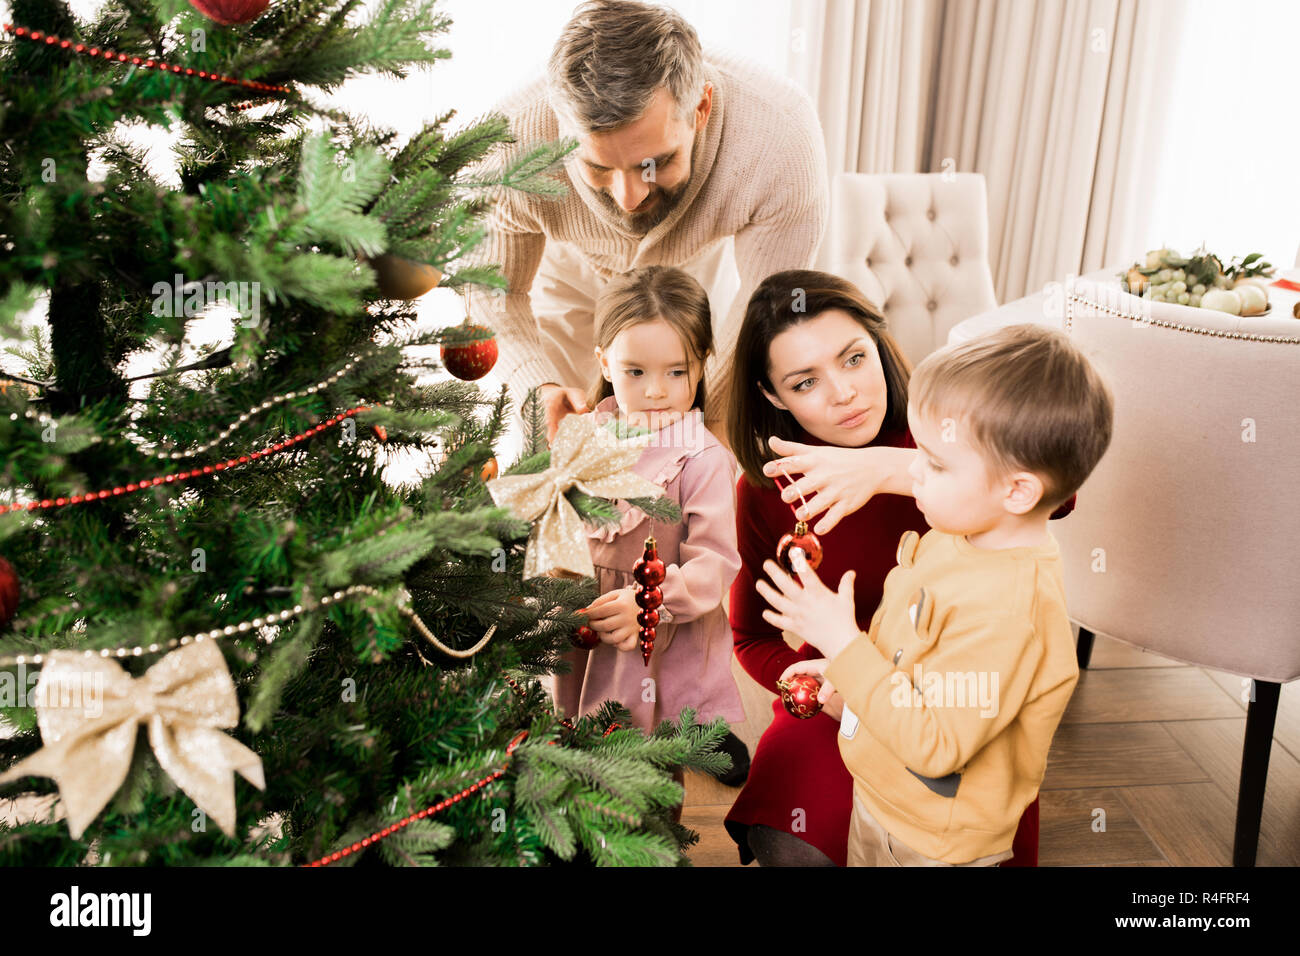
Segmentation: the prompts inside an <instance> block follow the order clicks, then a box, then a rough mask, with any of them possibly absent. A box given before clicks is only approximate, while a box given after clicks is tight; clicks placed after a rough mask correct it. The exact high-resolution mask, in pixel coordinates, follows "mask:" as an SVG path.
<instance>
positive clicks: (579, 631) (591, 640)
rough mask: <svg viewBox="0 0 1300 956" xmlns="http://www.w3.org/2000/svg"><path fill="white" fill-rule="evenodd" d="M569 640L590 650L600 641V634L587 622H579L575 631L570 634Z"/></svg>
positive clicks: (575, 645)
mask: <svg viewBox="0 0 1300 956" xmlns="http://www.w3.org/2000/svg"><path fill="white" fill-rule="evenodd" d="M569 641H570V642H572V644H573V646H574V647H581V648H582V649H583V650H584V651H589V650H591V649H592V648H593V647H595V646H596V645H597V644H599V643H600V635H599V634H597V633H596V632H595V631H593V630H592V629H591V628H589V627H588V626H587V625H586V624H579V625H578V627H577V628H576V629H575V630H574V632H573V633H572V634H570V635H569Z"/></svg>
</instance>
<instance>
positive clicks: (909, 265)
mask: <svg viewBox="0 0 1300 956" xmlns="http://www.w3.org/2000/svg"><path fill="white" fill-rule="evenodd" d="M988 231H989V227H988V202H987V199H986V195H985V190H984V177H983V176H981V175H979V174H978V173H955V174H949V173H897V174H889V175H880V176H876V175H866V174H862V173H840V174H839V175H838V176H836V177H835V179H834V181H833V182H832V183H831V212H830V224H829V227H828V229H827V232H826V238H825V241H824V242H823V243H822V247H821V250H820V253H819V255H818V260H817V261H818V268H819V269H822V270H823V271H825V272H831V273H834V274H835V275H838V276H841V277H842V278H845V279H848V280H849V281H850V282H852V283H853V284H855V285H856V286H857V287H858V288H859V289H861V290H862V292H863V294H864V295H865V296H866V297H867V298H868V299H869V300H871V302H873V303H874V304H875V305H876V307H877V308H879V309H880V311H881V314H883V315H884V317H885V319H886V320H887V321H888V323H889V329H890V331H891V332H892V333H893V335H894V338H895V339H897V341H898V344H899V347H900V348H902V350H903V353H904V354H905V355H906V356H907V357H908V359H909V360H910V361H911V362H912V363H913V364H916V363H917V362H919V361H920V360H921V359H923V358H925V356H927V355H929V354H930V353H931V352H932V351H934V350H935V349H936V348H939V347H940V346H942V345H943V344H944V342H946V341H947V338H948V330H949V329H951V328H952V327H953V326H954V325H956V324H957V323H958V322H961V321H962V320H963V319H967V318H970V317H971V316H972V315H977V314H979V313H981V312H986V311H988V310H989V309H992V308H994V307H996V306H997V298H996V297H995V295H994V292H993V275H992V273H991V272H990V271H989V263H988Z"/></svg>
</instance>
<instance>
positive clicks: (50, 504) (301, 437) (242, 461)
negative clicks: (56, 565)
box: [0, 403, 379, 514]
mask: <svg viewBox="0 0 1300 956" xmlns="http://www.w3.org/2000/svg"><path fill="white" fill-rule="evenodd" d="M378 404H379V403H376V406H377V405H378ZM370 407H374V406H367V405H358V406H357V407H356V408H351V409H348V410H347V411H346V412H343V413H342V414H339V415H335V416H334V417H333V418H331V419H329V420H328V421H326V422H325V423H324V424H322V425H317V426H316V427H315V428H309V429H307V430H306V431H305V432H302V433H300V434H298V435H295V436H294V437H293V438H289V439H286V440H284V441H282V442H279V443H277V444H272V445H268V446H267V447H265V448H263V449H262V450H261V451H255V452H253V453H252V454H251V455H240V456H239V457H238V458H231V459H229V460H228V461H225V462H218V463H217V464H216V465H211V466H208V465H205V466H203V467H202V468H195V469H193V470H192V471H181V472H174V473H173V474H170V475H163V476H161V477H158V478H146V479H144V480H143V481H141V482H139V483H138V484H137V483H135V482H132V483H130V484H127V485H125V486H122V487H120V488H113V489H111V490H108V489H105V490H103V491H91V492H88V493H87V494H85V495H73V496H72V497H71V498H67V499H64V498H55V499H53V500H51V499H48V498H47V499H45V500H43V501H29V502H28V503H27V504H25V505H21V504H20V505H0V514H6V513H8V512H13V511H20V510H27V511H35V510H37V509H38V508H61V507H63V506H64V505H77V504H81V503H82V502H83V501H98V500H100V499H102V498H107V497H109V496H110V495H117V494H123V493H130V492H133V491H138V490H139V489H141V488H148V487H150V486H152V485H161V484H174V483H175V482H178V481H188V480H189V479H191V478H196V477H198V476H199V475H207V474H211V473H212V472H213V471H225V470H226V469H227V468H234V467H235V466H236V465H246V464H248V463H249V462H250V461H256V460H257V459H259V458H263V457H265V456H267V455H270V454H272V453H273V452H277V451H282V450H284V449H285V448H288V447H290V446H291V445H296V444H298V442H301V441H306V440H307V439H308V438H311V437H312V436H313V435H316V434H319V433H320V432H322V431H324V430H325V429H326V428H327V427H329V426H331V425H336V424H338V423H339V422H341V421H343V420H344V419H345V418H348V417H350V416H352V415H355V414H357V413H358V412H364V411H366V410H367V409H368V408H370Z"/></svg>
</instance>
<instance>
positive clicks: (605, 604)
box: [579, 587, 641, 651]
mask: <svg viewBox="0 0 1300 956" xmlns="http://www.w3.org/2000/svg"><path fill="white" fill-rule="evenodd" d="M640 610H641V608H640V607H639V606H638V605H637V603H636V589H635V588H631V587H626V588H619V589H618V590H617V591H607V592H605V593H604V594H602V595H601V596H600V597H598V598H596V600H594V601H592V602H591V605H590V607H587V608H584V609H582V610H580V611H579V613H585V614H586V615H587V621H588V625H589V626H590V627H591V629H592V630H593V631H595V632H596V635H597V636H598V637H599V638H600V639H601V640H602V641H603V642H604V643H606V644H612V645H614V647H615V648H617V649H618V650H620V651H632V650H637V649H639V648H640V646H641V625H640V624H638V623H637V622H636V616H637V612H639V611H640Z"/></svg>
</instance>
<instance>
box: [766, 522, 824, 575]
mask: <svg viewBox="0 0 1300 956" xmlns="http://www.w3.org/2000/svg"><path fill="white" fill-rule="evenodd" d="M795 548H798V549H800V550H801V551H803V556H804V559H805V560H806V561H807V562H808V567H809V568H810V569H811V570H813V571H816V570H817V567H818V565H820V564H821V563H822V543H821V541H819V540H818V539H817V535H815V534H813V533H812V532H811V531H809V530H808V523H807V522H806V521H800V522H799V523H798V524H796V525H795V526H794V533H793V534H787V535H784V536H782V538H781V540H780V542H779V543H778V544H777V546H776V561H777V563H778V564H779V565H781V567H783V568H785V573H786V574H789V575H793V574H794V573H795V566H794V561H793V556H792V555H791V553H790V552H791V551H793V550H794V549H795Z"/></svg>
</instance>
